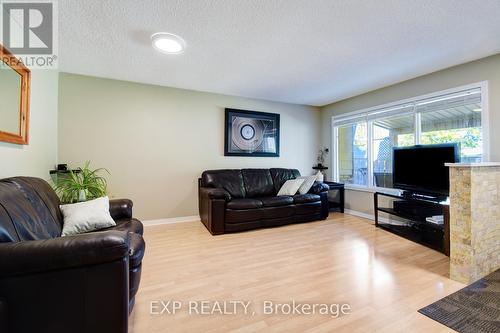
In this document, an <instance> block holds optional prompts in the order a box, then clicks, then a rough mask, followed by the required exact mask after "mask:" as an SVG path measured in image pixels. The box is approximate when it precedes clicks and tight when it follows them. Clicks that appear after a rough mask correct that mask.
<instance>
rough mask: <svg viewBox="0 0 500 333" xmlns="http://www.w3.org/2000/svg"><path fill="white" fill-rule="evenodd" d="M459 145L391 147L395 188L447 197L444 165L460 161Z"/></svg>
mask: <svg viewBox="0 0 500 333" xmlns="http://www.w3.org/2000/svg"><path fill="white" fill-rule="evenodd" d="M459 151H460V149H459V145H458V144H455V143H452V144H439V145H423V146H412V147H402V148H394V159H393V163H394V164H393V182H394V187H395V188H399V189H403V190H409V191H414V192H418V193H425V194H437V195H448V194H449V191H450V173H449V170H448V167H446V166H445V165H444V164H445V163H455V162H459V157H458V152H459Z"/></svg>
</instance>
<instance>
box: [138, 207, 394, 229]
mask: <svg viewBox="0 0 500 333" xmlns="http://www.w3.org/2000/svg"><path fill="white" fill-rule="evenodd" d="M344 213H345V214H349V215H354V216H358V217H362V218H364V219H368V220H371V221H374V220H375V216H373V215H372V214H368V213H363V212H359V211H357V210H352V209H345V210H344ZM378 219H379V221H382V222H386V223H387V222H388V221H389V220H388V219H387V218H385V217H381V216H379V218H378ZM199 221H200V216H199V215H192V216H179V217H170V218H165V219H156V220H145V221H142V223H143V224H144V226H145V227H148V226H153V225H162V224H175V223H185V222H199Z"/></svg>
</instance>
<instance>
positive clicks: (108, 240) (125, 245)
mask: <svg viewBox="0 0 500 333" xmlns="http://www.w3.org/2000/svg"><path fill="white" fill-rule="evenodd" d="M128 255H129V236H128V234H127V233H126V232H123V231H102V232H93V233H89V234H81V235H75V236H68V237H58V238H53V239H44V240H36V241H25V242H15V243H0V262H1V263H2V265H0V277H5V276H12V275H22V274H31V273H37V272H46V271H52V270H61V269H68V268H74V267H81V266H90V265H96V264H101V263H106V262H112V261H116V260H118V259H122V258H124V257H128Z"/></svg>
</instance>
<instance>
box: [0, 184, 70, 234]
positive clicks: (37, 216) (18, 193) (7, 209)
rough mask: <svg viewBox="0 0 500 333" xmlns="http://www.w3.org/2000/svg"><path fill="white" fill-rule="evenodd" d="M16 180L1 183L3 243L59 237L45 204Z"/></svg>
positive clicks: (59, 227)
mask: <svg viewBox="0 0 500 333" xmlns="http://www.w3.org/2000/svg"><path fill="white" fill-rule="evenodd" d="M17 180H18V178H17V177H16V178H8V179H3V180H1V181H0V205H1V206H2V207H3V210H2V211H3V212H2V213H1V214H0V217H2V218H1V220H0V229H2V232H1V234H2V240H3V241H29V240H40V239H49V238H55V237H59V236H60V235H61V226H60V225H59V221H57V219H56V218H54V217H53V215H52V214H51V212H50V209H48V207H47V206H48V205H47V203H45V202H44V201H43V200H42V199H41V198H40V196H39V195H38V194H37V193H36V191H35V190H34V189H33V188H32V187H30V186H29V184H26V183H21V182H18V181H17ZM47 186H49V185H48V184H47Z"/></svg>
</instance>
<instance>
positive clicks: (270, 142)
mask: <svg viewBox="0 0 500 333" xmlns="http://www.w3.org/2000/svg"><path fill="white" fill-rule="evenodd" d="M279 136H280V115H279V114H275V113H265V112H255V111H246V110H237V109H226V124H225V136H224V155H225V156H259V157H263V156H268V157H278V156H279V147H280V137H279Z"/></svg>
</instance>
